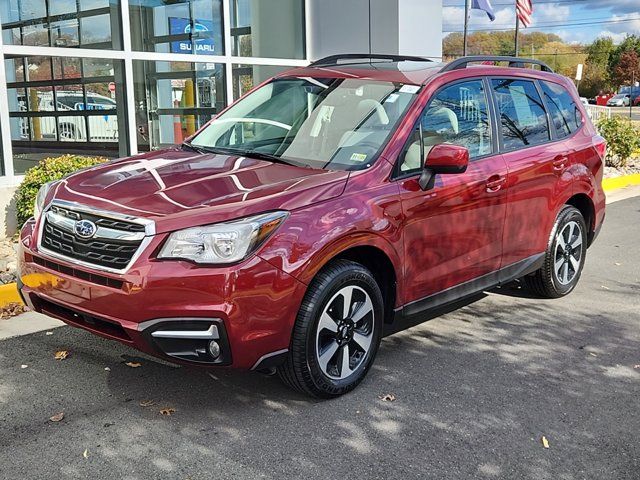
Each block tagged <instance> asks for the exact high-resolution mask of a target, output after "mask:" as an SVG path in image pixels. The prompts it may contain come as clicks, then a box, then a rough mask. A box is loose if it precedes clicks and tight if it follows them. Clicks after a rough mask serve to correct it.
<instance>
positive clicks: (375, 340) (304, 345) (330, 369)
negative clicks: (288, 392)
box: [278, 260, 384, 398]
mask: <svg viewBox="0 0 640 480" xmlns="http://www.w3.org/2000/svg"><path fill="white" fill-rule="evenodd" d="M347 297H350V298H351V301H350V302H349V304H350V308H349V309H348V313H346V314H345V310H344V305H345V299H346V298H347ZM383 313H384V302H383V298H382V293H381V291H380V287H379V286H378V284H377V282H376V281H375V279H374V278H373V275H372V274H371V272H369V270H367V269H366V268H364V267H363V266H362V265H360V264H359V263H356V262H352V261H349V260H337V261H334V262H332V263H330V264H329V265H328V266H326V267H325V268H323V269H322V270H321V271H320V272H319V273H318V275H317V276H316V277H315V278H314V280H313V282H311V284H310V285H309V288H308V289H307V293H306V294H305V297H304V299H303V301H302V305H301V306H300V310H299V312H298V316H297V318H296V322H295V325H294V328H293V332H292V336H291V344H290V348H289V353H288V356H287V359H286V360H285V362H284V364H283V365H282V366H280V367H278V375H279V376H280V378H281V379H282V380H283V381H284V383H285V384H287V385H288V386H290V387H291V388H293V389H295V390H298V391H300V392H303V393H306V394H308V395H311V396H314V397H318V398H332V397H337V396H340V395H342V394H344V393H347V392H349V391H350V390H353V389H354V388H355V387H356V386H357V385H358V384H359V383H360V382H361V381H362V379H363V378H364V377H365V375H366V374H367V372H368V371H369V368H370V367H371V365H372V363H373V360H374V359H375V356H376V353H377V352H378V347H379V345H380V339H381V338H382V322H383ZM345 352H348V356H347V357H346V359H345V355H344V353H345Z"/></svg>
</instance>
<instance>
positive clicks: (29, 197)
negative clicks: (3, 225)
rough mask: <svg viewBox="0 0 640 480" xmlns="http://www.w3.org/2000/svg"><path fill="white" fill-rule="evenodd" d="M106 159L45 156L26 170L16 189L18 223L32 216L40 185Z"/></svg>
mask: <svg viewBox="0 0 640 480" xmlns="http://www.w3.org/2000/svg"><path fill="white" fill-rule="evenodd" d="M106 161H107V159H106V158H101V157H80V156H77V155H63V156H61V157H50V158H45V159H43V160H41V161H40V163H38V165H36V166H35V167H32V168H30V169H29V170H27V172H26V173H25V175H24V180H23V181H22V183H21V184H20V186H19V187H18V190H17V191H16V212H17V216H18V225H22V224H23V223H24V222H26V221H27V220H28V219H29V217H31V216H33V202H34V201H35V198H36V195H37V194H38V190H39V189H40V187H41V186H42V185H44V184H45V183H47V182H51V181H53V180H60V179H61V178H63V177H66V176H67V175H69V174H70V173H73V172H75V171H77V170H80V169H82V168H86V167H91V166H93V165H97V164H99V163H102V162H106Z"/></svg>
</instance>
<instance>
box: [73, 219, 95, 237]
mask: <svg viewBox="0 0 640 480" xmlns="http://www.w3.org/2000/svg"><path fill="white" fill-rule="evenodd" d="M73 229H74V231H75V232H76V235H78V236H79V237H80V238H91V237H93V236H94V235H95V234H96V232H97V231H98V227H96V224H95V223H93V222H91V221H89V220H78V221H77V222H76V224H75V226H74V228H73Z"/></svg>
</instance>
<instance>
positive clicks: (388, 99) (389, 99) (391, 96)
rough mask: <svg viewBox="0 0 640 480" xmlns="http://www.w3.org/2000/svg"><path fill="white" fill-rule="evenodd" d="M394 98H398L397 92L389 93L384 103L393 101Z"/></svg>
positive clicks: (394, 100)
mask: <svg viewBox="0 0 640 480" xmlns="http://www.w3.org/2000/svg"><path fill="white" fill-rule="evenodd" d="M396 100H398V94H397V93H392V94H391V95H389V96H388V97H387V99H386V100H385V101H384V103H395V102H396Z"/></svg>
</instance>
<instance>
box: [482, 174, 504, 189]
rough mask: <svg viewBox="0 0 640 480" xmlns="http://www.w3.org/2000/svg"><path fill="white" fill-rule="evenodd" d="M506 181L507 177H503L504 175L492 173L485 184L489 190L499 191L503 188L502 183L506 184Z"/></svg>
mask: <svg viewBox="0 0 640 480" xmlns="http://www.w3.org/2000/svg"><path fill="white" fill-rule="evenodd" d="M506 181H507V177H503V176H502V175H491V176H490V177H489V179H488V180H487V183H486V184H485V186H486V188H487V192H489V193H493V192H497V191H498V190H500V189H501V188H502V185H504V182H506Z"/></svg>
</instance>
